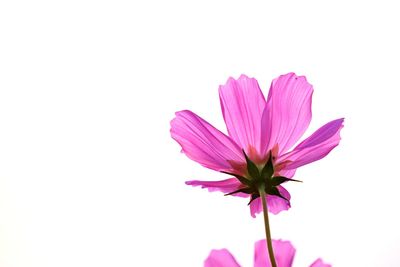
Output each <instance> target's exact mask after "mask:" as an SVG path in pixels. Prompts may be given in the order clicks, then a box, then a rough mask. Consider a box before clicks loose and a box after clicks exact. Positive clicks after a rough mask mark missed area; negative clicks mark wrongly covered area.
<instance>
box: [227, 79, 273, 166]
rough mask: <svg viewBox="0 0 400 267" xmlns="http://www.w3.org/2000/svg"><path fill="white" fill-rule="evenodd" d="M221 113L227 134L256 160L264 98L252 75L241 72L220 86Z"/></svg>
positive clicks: (258, 149) (258, 150)
mask: <svg viewBox="0 0 400 267" xmlns="http://www.w3.org/2000/svg"><path fill="white" fill-rule="evenodd" d="M219 97H220V101H221V108H222V113H223V115H224V119H225V123H226V127H227V129H228V133H229V136H230V137H232V139H233V140H235V141H236V143H237V144H238V145H239V146H240V147H241V148H243V149H245V151H246V153H247V154H248V155H249V156H250V158H252V159H253V160H256V159H255V158H254V157H255V156H256V155H255V154H258V155H259V152H260V141H261V117H262V113H263V110H264V108H265V99H264V95H263V94H262V92H261V90H260V87H259V86H258V82H257V80H256V79H254V78H249V77H247V76H246V75H241V76H240V77H239V79H237V80H235V79H233V78H229V79H228V81H227V82H226V84H225V85H221V86H220V87H219Z"/></svg>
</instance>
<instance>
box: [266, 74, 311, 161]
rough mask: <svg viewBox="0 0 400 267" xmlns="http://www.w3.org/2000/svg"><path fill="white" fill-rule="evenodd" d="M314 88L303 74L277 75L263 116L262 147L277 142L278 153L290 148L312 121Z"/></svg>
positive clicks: (267, 148)
mask: <svg viewBox="0 0 400 267" xmlns="http://www.w3.org/2000/svg"><path fill="white" fill-rule="evenodd" d="M312 93H313V88H312V85H311V84H309V83H308V82H307V80H306V78H305V77H304V76H296V74H294V73H289V74H286V75H282V76H280V77H278V78H277V79H275V80H274V81H273V82H272V84H271V88H270V91H269V95H268V100H267V105H266V107H265V109H264V112H263V116H262V127H261V140H262V144H261V147H262V151H263V153H264V154H265V153H267V152H268V151H269V150H271V149H272V148H273V147H275V146H276V145H277V147H278V151H279V155H282V154H283V153H285V152H286V151H287V150H288V149H289V148H291V147H292V146H293V145H294V144H295V143H296V142H297V141H298V140H299V138H300V137H301V136H302V135H303V134H304V132H305V131H306V130H307V128H308V125H309V124H310V121H311V99H312Z"/></svg>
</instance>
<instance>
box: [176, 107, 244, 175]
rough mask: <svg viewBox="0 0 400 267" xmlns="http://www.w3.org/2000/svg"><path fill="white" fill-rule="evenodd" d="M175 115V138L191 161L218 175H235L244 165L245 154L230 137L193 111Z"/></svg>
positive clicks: (180, 112)
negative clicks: (214, 171) (232, 172)
mask: <svg viewBox="0 0 400 267" xmlns="http://www.w3.org/2000/svg"><path fill="white" fill-rule="evenodd" d="M175 115H176V117H175V118H174V119H173V120H172V121H171V136H172V138H174V139H175V140H176V141H177V142H178V143H179V144H180V145H181V147H182V151H183V152H184V153H185V154H186V155H187V156H188V157H189V158H190V159H192V160H194V161H196V162H198V163H200V164H201V165H203V166H204V167H207V168H210V169H213V170H216V171H232V170H234V169H235V168H236V167H235V165H240V164H243V162H244V161H245V160H244V156H243V152H242V151H241V149H240V148H239V147H238V145H237V144H236V143H235V142H234V141H232V139H230V138H229V137H228V136H226V135H225V134H223V133H222V132H220V131H219V130H217V129H216V128H214V127H213V126H212V125H211V124H209V123H208V122H206V121H205V120H203V119H202V118H200V117H199V116H197V115H196V114H194V113H193V112H191V111H188V110H184V111H179V112H176V113H175Z"/></svg>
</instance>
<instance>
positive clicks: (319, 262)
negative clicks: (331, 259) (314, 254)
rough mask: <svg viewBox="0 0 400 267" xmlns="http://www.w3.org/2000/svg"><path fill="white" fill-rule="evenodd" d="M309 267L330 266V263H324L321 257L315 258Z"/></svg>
mask: <svg viewBox="0 0 400 267" xmlns="http://www.w3.org/2000/svg"><path fill="white" fill-rule="evenodd" d="M310 267H332V265H330V264H327V263H324V262H323V261H322V259H317V260H316V261H314V262H313V263H312V264H311V265H310Z"/></svg>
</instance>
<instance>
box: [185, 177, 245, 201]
mask: <svg viewBox="0 0 400 267" xmlns="http://www.w3.org/2000/svg"><path fill="white" fill-rule="evenodd" d="M185 183H186V184H187V185H191V186H201V188H207V189H208V191H209V192H215V191H219V192H223V193H226V194H227V193H231V192H233V191H236V190H238V189H239V188H240V186H241V185H242V184H241V183H240V182H239V181H238V179H236V178H229V179H226V180H221V181H196V180H194V181H187V182H185ZM233 196H238V197H248V196H249V195H248V194H245V193H237V194H233Z"/></svg>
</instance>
